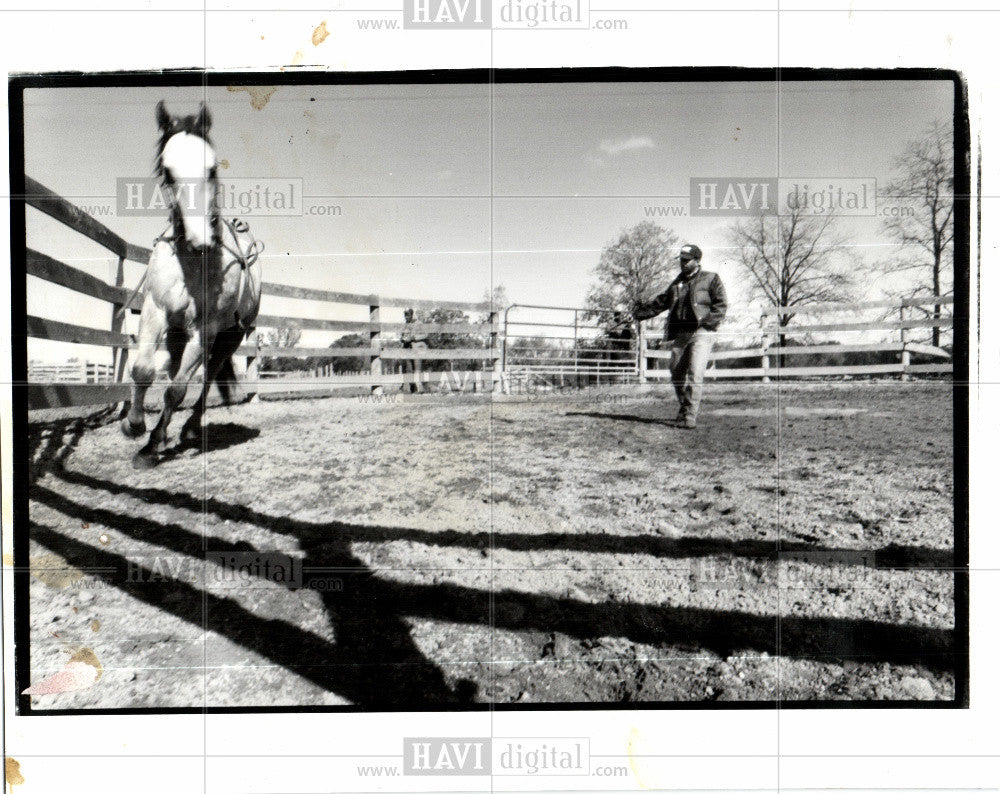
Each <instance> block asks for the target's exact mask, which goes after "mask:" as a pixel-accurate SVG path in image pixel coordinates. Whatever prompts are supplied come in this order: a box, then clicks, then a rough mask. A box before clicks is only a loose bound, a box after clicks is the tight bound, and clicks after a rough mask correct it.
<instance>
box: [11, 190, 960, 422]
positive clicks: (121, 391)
mask: <svg viewBox="0 0 1000 794" xmlns="http://www.w3.org/2000/svg"><path fill="white" fill-rule="evenodd" d="M25 193H26V197H25V201H26V203H27V204H28V205H29V206H31V207H34V208H35V209H37V210H39V211H41V212H43V213H45V214H47V215H49V216H50V217H52V218H54V219H56V220H57V221H59V222H61V223H63V224H64V225H66V226H68V227H70V228H71V229H74V230H75V231H77V232H79V233H80V234H82V235H84V236H85V237H87V238H89V239H91V240H93V241H94V242H96V243H98V244H100V245H101V246H103V247H104V248H105V249H107V250H108V251H110V252H111V253H113V254H114V255H115V256H117V258H118V262H117V268H116V272H115V278H114V283H112V284H109V283H107V282H105V281H104V280H102V279H100V278H97V277H95V276H93V275H90V274H89V273H86V272H84V271H82V270H80V269H78V268H75V267H73V266H71V265H69V264H67V263H65V262H62V261H59V260H57V259H54V258H52V257H50V256H48V255H46V254H43V253H40V252H38V251H36V250H33V249H31V248H28V249H27V251H26V259H25V270H26V273H27V274H28V275H30V276H34V277H36V278H39V279H42V280H44V281H47V282H49V283H52V284H57V285H59V286H61V287H65V288H67V289H69V290H72V291H74V292H77V293H79V294H81V295H86V296H88V297H91V298H96V299H98V300H101V301H104V302H106V303H108V304H109V305H110V321H109V327H108V328H107V330H104V329H99V328H92V327H86V326H80V325H74V324H70V323H65V322H62V321H60V320H54V319H49V318H44V317H39V316H35V315H28V316H27V335H28V336H29V337H32V338H35V339H46V340H51V341H57V342H68V343H75V344H83V345H96V346H100V347H106V348H111V350H112V351H113V353H112V356H113V364H112V371H113V380H112V382H89V383H84V382H78V383H67V382H60V379H58V378H44V376H42V377H43V379H41V380H39V379H36V378H29V382H28V384H27V392H28V407H29V409H39V408H62V407H68V406H81V405H97V404H105V405H106V404H110V403H117V402H123V401H125V400H127V399H128V397H129V384H128V383H127V382H126V381H127V362H128V356H129V351H130V350H132V349H134V347H135V339H134V338H133V337H132V336H130V335H129V334H127V333H125V329H124V314H125V313H126V312H128V311H130V312H132V313H133V314H136V313H138V311H139V309H140V307H141V304H142V296H141V295H138V296H135V297H134V298H133V297H132V291H131V290H130V289H127V288H126V287H125V286H124V285H125V263H126V262H135V263H138V264H147V263H148V261H149V257H150V254H151V251H150V249H148V248H143V247H141V246H137V245H133V244H132V243H129V242H127V241H125V240H123V239H122V238H121V237H119V236H118V235H117V234H115V233H114V232H112V231H111V230H110V229H108V228H107V227H105V226H104V225H103V224H101V223H99V222H98V221H97V220H95V219H94V218H93V217H91V216H90V215H88V214H87V213H85V212H84V211H83V210H81V209H80V208H78V207H76V206H75V205H73V204H71V203H70V202H69V201H67V200H66V199H64V198H62V197H61V196H59V195H57V194H56V193H54V192H53V191H51V190H49V189H48V188H46V187H44V186H43V185H41V184H39V183H38V182H36V181H35V180H33V179H31V178H30V177H25ZM262 294H263V296H271V297H275V298H284V299H292V300H299V301H313V302H316V301H318V302H321V303H324V304H332V305H348V306H355V307H358V306H365V307H367V320H333V319H320V318H318V317H315V316H312V317H308V316H277V315H269V314H262V315H260V316H259V317H258V318H257V326H258V327H260V328H280V327H286V326H289V325H294V326H296V327H298V328H300V329H302V330H309V331H322V332H331V333H341V334H344V333H354V334H357V335H359V336H360V337H361V338H362V339H365V340H367V344H359V345H356V346H354V347H305V348H304V347H297V346H296V347H291V348H283V347H273V346H266V345H264V346H262V340H261V337H260V335H258V336H257V339H256V340H255V341H251V342H249V343H248V344H245V345H244V346H242V347H241V348H240V349H239V353H240V354H241V355H243V356H246V358H247V362H248V377H247V381H248V384H249V389H248V390H249V391H251V392H254V393H260V394H266V393H282V394H284V393H305V394H324V393H331V392H333V391H334V390H335V389H338V388H343V387H347V386H354V387H367V388H369V389H371V391H372V392H373V393H381V392H382V390H383V389H384V387H386V386H401V385H406V384H413V383H415V382H417V381H419V382H422V383H436V384H438V385H439V386H440V387H442V388H445V389H466V388H472V389H482V390H487V391H489V390H492V389H493V387H494V386H495V385H496V384H497V383H498V382H501V381H503V380H504V377H505V373H504V372H503V354H502V350H503V339H502V334H501V328H500V323H499V318H498V316H497V313H496V312H494V311H492V309H491V307H490V305H489V304H485V303H460V302H454V301H428V300H413V299H410V298H382V297H380V296H378V295H358V294H353V293H345V292H333V291H328V290H319V289H310V288H304V287H293V286H289V285H285V284H276V283H271V282H264V284H263V285H262ZM130 298H131V302H130V304H129V305H128V306H126V302H128V301H129V300H130ZM952 302H953V299H952V298H951V297H928V298H920V299H911V300H903V301H876V302H869V303H861V304H852V305H844V304H832V305H827V306H810V307H805V308H798V307H797V308H794V309H787V308H776V309H770V310H768V311H767V312H765V313H764V316H763V319H762V322H761V326H760V328H759V329H757V331H756V334H757V335H759V337H760V340H761V343H760V345H758V346H756V347H752V348H745V349H741V350H719V351H716V353H715V354H714V356H713V361H715V362H719V361H722V360H725V359H754V360H755V362H756V366H753V367H749V368H739V369H723V368H719V367H716V368H714V369H710V370H709V376H710V377H715V378H723V377H724V378H760V379H762V380H765V381H766V380H768V379H770V378H772V377H776V376H780V377H791V376H796V377H802V376H839V375H887V374H899V375H900V376H902V377H907V376H909V375H910V374H917V373H947V372H950V371H951V361H950V354H949V353H948V352H947V351H946V350H943V349H941V348H935V347H931V346H929V345H926V344H919V343H914V342H911V341H910V339H909V333H910V332H911V331H912V330H914V329H920V328H935V327H936V328H948V327H950V326H951V324H952V319H951V317H950V316H941V317H937V316H930V317H913V316H907V312H908V311H909V310H912V309H914V308H918V307H926V306H944V305H950V304H951V303H952ZM123 308H124V309H125V310H126V312H123V311H120V310H121V309H123ZM408 308H409V309H415V310H433V309H454V310H458V311H460V312H462V313H465V312H471V313H474V314H475V313H478V314H479V315H480V316H481V317H482V318H483V319H484V320H485V321H484V322H461V323H422V322H414V323H400V322H383V320H382V316H381V313H382V310H383V309H408ZM877 308H881V309H885V310H887V311H888V310H895V309H898V310H899V319H898V320H895V319H893V320H888V319H887V320H880V321H878V322H840V323H826V324H824V323H819V324H809V325H804V324H802V323H801V322H800V321H796V322H795V323H794V324H793V325H787V326H782V325H781V320H782V319H783V318H785V317H787V316H788V315H790V314H792V313H795V314H798V315H804V314H808V315H811V316H820V315H823V314H833V313H844V312H845V311H846V312H856V311H860V310H863V309H877ZM887 330H888V331H898V332H899V335H900V336H899V341H898V342H883V343H866V344H853V345H852V344H847V345H835V346H828V345H818V344H817V345H813V344H809V345H789V344H788V343H787V341H786V342H785V343H784V344H780V343H779V344H775V341H776V340H778V341H779V342H780V340H785V339H786V338H787V337H792V336H799V335H803V334H820V333H822V334H830V333H838V332H849V331H887ZM404 331H406V332H408V333H410V334H417V335H421V334H434V335H442V338H444V339H449V338H450V339H451V341H453V342H454V341H461V342H462V343H463V344H464V345H465V346H464V347H455V348H451V347H446V346H441V347H438V348H434V347H431V348H428V349H420V348H404V347H402V346H401V345H400V343H399V341H398V339H399V335H400V334H401V333H403V332H404ZM648 336H649V334H648V333H647V332H646V331H644V330H643V331H641V332H640V337H639V341H638V347H637V352H638V353H639V354H638V355H634V357H633V358H632V362H633V363H632V364H631V365H629V367H628V368H627V369H628V370H629V373H623V372H618V373H617V374H619V375H627V374H630V373H634V375H635V378H634V379H637V380H638V381H639V382H646V381H647V380H649V379H657V378H665V377H669V371H668V370H665V369H656V368H654V367H650V366H649V363H650V361H656V360H657V359H663V358H667V357H668V356H669V355H670V354H669V352H667V351H659V350H651V349H649V347H648V339H647V337H648ZM633 350H636V348H635V347H633ZM890 350H891V351H896V352H898V353H899V356H900V360H899V362H898V363H893V364H873V365H864V366H836V367H789V366H785V365H784V359H785V357H787V356H797V355H804V354H807V353H847V352H881V351H890ZM912 353H921V354H923V355H925V356H933V357H937V358H941V359H946V361H943V362H942V363H931V364H929V363H922V364H911V363H910V355H911V354H912ZM262 357H269V358H289V357H294V358H303V357H316V358H317V359H321V360H324V361H327V362H328V361H329V360H332V359H337V358H361V359H362V360H364V361H365V362H367V368H366V370H365V371H364V372H361V373H357V374H326V373H332V370H333V369H334V368H333V367H329V366H328V367H327V369H326V370H325V373H324V374H322V376H320V377H316V372H313V373H311V374H309V373H303V374H302V375H301V376H299V377H296V375H295V374H292V375H291V376H285V377H281V378H270V377H269V378H260V377H257V375H256V372H257V369H256V368H257V367H258V365H259V361H260V359H261V358H262ZM414 360H416V361H419V362H427V363H428V366H427V367H425V368H423V371H422V372H417V373H414V372H395V371H391V370H393V369H395V368H396V367H398V365H399V363H400V362H406V361H414ZM442 361H444V362H448V368H447V369H445V370H439V369H437V368H436V366H435V364H433V363H431V362H442ZM456 362H459V363H460V365H461V363H464V364H465V368H464V369H463V368H459V369H455V363H456ZM321 366H326V365H321ZM618 369H621V367H620V366H618V365H617V364H616V372H617V370H618ZM35 373H36V375H38V374H39V373H40V371H39V370H36V371H35ZM511 374H513V373H511ZM95 380H98V378H95ZM627 380H633V378H631V377H629V378H627Z"/></svg>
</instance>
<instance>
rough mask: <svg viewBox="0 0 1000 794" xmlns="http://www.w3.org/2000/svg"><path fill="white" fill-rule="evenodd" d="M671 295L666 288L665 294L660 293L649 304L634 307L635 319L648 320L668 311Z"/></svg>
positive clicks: (671, 292)
mask: <svg viewBox="0 0 1000 794" xmlns="http://www.w3.org/2000/svg"><path fill="white" fill-rule="evenodd" d="M672 295H673V291H672V290H671V289H670V288H669V287H668V288H667V290H666V291H665V292H661V293H660V294H659V295H657V296H656V297H655V298H653V300H651V301H650V302H649V303H640V304H639V305H638V306H636V307H635V319H636V320H639V321H642V320H648V319H649V318H650V317H655V316H656V315H658V314H661V313H662V312H665V311H668V310H669V309H670V307H671V306H672V305H673V300H672Z"/></svg>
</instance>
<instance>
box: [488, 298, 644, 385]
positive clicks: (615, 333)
mask: <svg viewBox="0 0 1000 794" xmlns="http://www.w3.org/2000/svg"><path fill="white" fill-rule="evenodd" d="M639 333H640V332H639V329H638V328H637V327H636V324H635V323H634V322H631V321H630V320H629V318H627V317H625V316H624V315H623V314H622V313H621V312H612V311H601V310H594V309H581V308H575V307H571V306H547V305H543V304H529V303H515V304H513V305H512V306H510V307H509V308H508V309H507V310H506V311H505V312H504V316H503V372H504V379H505V381H506V382H507V383H508V384H510V383H515V384H516V383H522V384H523V383H543V384H544V383H549V384H552V385H553V386H556V385H558V386H565V385H571V384H572V385H577V386H581V385H590V384H594V385H603V384H612V383H637V382H639V375H640V372H639Z"/></svg>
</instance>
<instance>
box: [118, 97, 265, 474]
mask: <svg viewBox="0 0 1000 794" xmlns="http://www.w3.org/2000/svg"><path fill="white" fill-rule="evenodd" d="M156 121H157V124H158V125H159V128H160V140H159V144H158V147H157V158H156V172H157V175H158V176H159V177H160V179H161V183H162V185H161V188H162V190H163V193H164V196H165V198H166V199H167V201H168V202H169V205H170V227H169V228H168V230H167V232H166V233H165V234H163V235H161V236H160V237H159V238H157V240H156V241H155V243H154V246H153V253H152V255H151V256H150V259H149V267H148V268H147V270H146V275H145V277H144V282H145V289H146V297H145V300H144V302H143V306H142V317H141V318H140V321H139V344H138V351H137V354H136V360H135V363H134V364H133V365H132V400H131V404H130V406H129V411H128V414H127V415H126V416H125V417H124V418H123V419H122V431H123V432H124V433H125V435H126V436H128V437H129V438H136V437H138V436H140V435H142V434H143V433H145V432H146V422H145V418H144V411H143V402H144V399H145V396H146V390H147V389H148V388H149V386H150V384H151V383H152V382H153V380H154V379H155V378H156V374H157V369H158V368H157V366H156V362H155V357H156V353H157V351H160V350H163V349H164V348H165V349H166V351H167V355H168V359H167V361H168V363H167V372H168V374H169V376H170V385H169V386H168V387H167V389H166V391H165V393H164V395H163V411H162V413H161V414H160V418H159V420H158V421H157V423H156V426H155V427H154V428H153V431H152V432H151V433H150V435H149V441H148V442H147V443H146V445H145V446H144V447H143V448H142V449H141V450H140V451H139V452H138V453H136V455H135V457H134V458H133V459H132V465H133V466H135V467H136V468H143V469H145V468H151V467H153V466H155V465H156V464H157V462H158V460H159V453H160V452H161V451H162V450H163V448H164V446H165V444H166V440H167V426H168V425H169V424H170V418H171V416H172V414H173V412H174V411H175V410H176V409H177V408H178V407H179V406H180V404H181V402H182V401H183V400H184V395H185V394H186V393H187V387H188V383H189V382H190V380H191V378H192V376H193V375H194V374H195V371H196V370H197V369H198V367H199V366H202V365H204V370H205V382H204V386H203V387H202V390H201V395H200V397H199V398H198V402H197V403H196V404H195V406H194V411H193V412H192V414H191V416H190V417H189V418H188V420H187V421H186V422H185V423H184V426H183V428H182V429H181V442H182V443H185V444H192V443H198V442H199V441H200V440H201V432H202V431H201V419H202V414H203V413H204V411H205V400H206V396H207V394H208V388H209V386H210V384H211V383H212V381H216V382H217V383H218V385H219V388H220V391H222V393H223V397H224V398H226V399H227V401H228V399H229V386H230V384H231V382H232V381H234V380H235V379H236V377H235V373H234V371H233V365H232V356H233V354H234V353H235V352H236V349H237V348H238V347H239V346H240V344H241V343H242V342H243V340H244V338H245V337H246V336H247V335H248V334H249V333H250V332H251V331H252V330H253V323H254V322H255V321H256V319H257V312H258V310H259V309H260V284H261V269H260V264H259V263H258V261H257V260H258V257H259V255H260V252H261V251H262V250H263V244H262V243H260V241H256V240H253V239H252V238H249V227H248V226H247V224H246V223H244V222H242V221H239V220H236V219H234V220H232V221H229V220H223V219H222V218H221V217H220V216H219V211H218V207H217V206H216V201H215V197H216V191H217V177H216V159H215V152H214V151H213V149H212V145H211V142H210V141H209V138H208V132H209V128H210V127H211V119H210V117H209V115H208V111H207V110H206V109H205V105H204V104H202V106H201V109H200V111H199V113H198V114H197V115H195V116H184V117H173V116H171V115H170V114H169V113H167V110H166V108H165V107H164V104H163V102H160V103H158V104H157V106H156Z"/></svg>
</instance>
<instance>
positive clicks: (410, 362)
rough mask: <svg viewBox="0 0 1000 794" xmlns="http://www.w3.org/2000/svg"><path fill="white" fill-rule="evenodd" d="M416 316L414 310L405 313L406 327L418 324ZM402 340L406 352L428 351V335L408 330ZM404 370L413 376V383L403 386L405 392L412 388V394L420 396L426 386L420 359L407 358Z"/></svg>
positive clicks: (403, 333) (401, 335) (404, 362)
mask: <svg viewBox="0 0 1000 794" xmlns="http://www.w3.org/2000/svg"><path fill="white" fill-rule="evenodd" d="M414 317H415V315H414V313H413V309H407V310H406V311H404V312H403V323H404V324H405V325H412V324H413V323H415V322H416V320H415V319H414ZM399 338H400V340H401V341H402V343H403V349H404V350H413V351H416V352H420V351H422V350H426V349H427V334H420V333H417V332H414V331H409V330H407V329H406V328H404V329H403V332H402V333H401V334H400V335H399ZM403 366H404V369H405V371H406V372H407V373H410V374H412V375H413V382H412V383H409V384H405V383H404V384H403V391H404V392H405V391H406V386H407V385H409V387H410V394H419V393H420V392H422V391H423V390H424V384H423V382H422V377H423V367H422V365H421V361H420V359H419V358H407V359H404V361H403Z"/></svg>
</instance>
